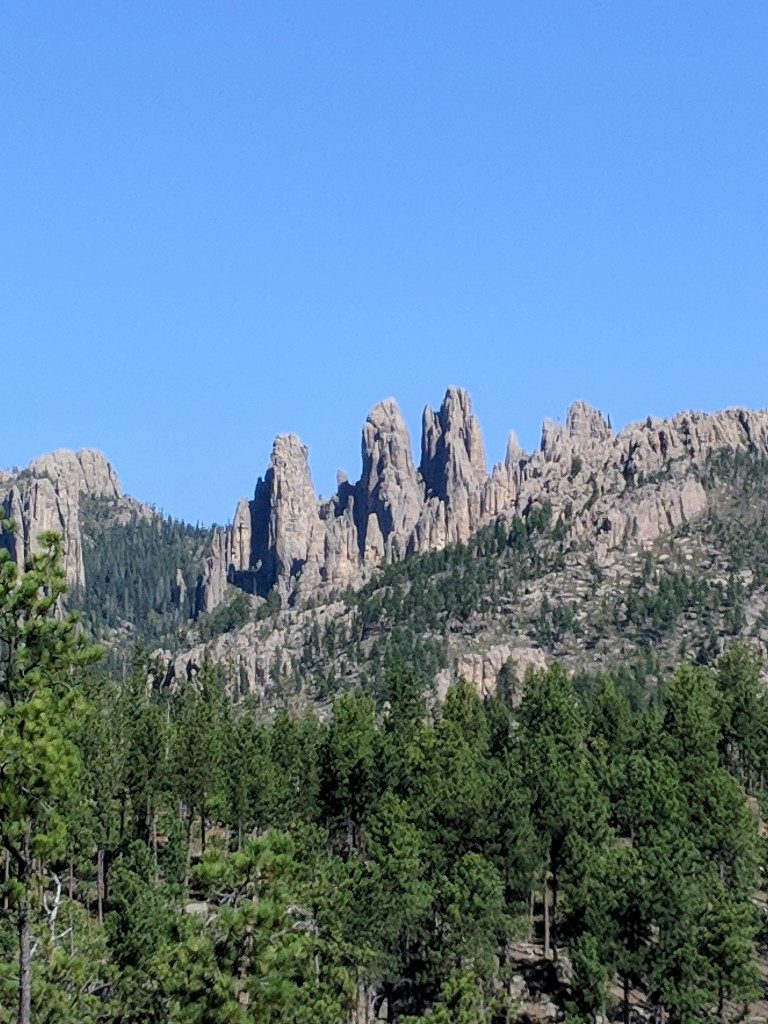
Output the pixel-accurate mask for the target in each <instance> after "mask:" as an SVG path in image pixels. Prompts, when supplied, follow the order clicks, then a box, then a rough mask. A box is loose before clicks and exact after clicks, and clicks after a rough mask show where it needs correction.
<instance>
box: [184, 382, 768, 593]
mask: <svg viewBox="0 0 768 1024" xmlns="http://www.w3.org/2000/svg"><path fill="white" fill-rule="evenodd" d="M721 449H734V450H751V451H755V452H759V453H761V454H768V413H767V412H749V411H745V410H740V409H733V410H726V411H724V412H719V413H714V414H699V413H685V414H681V415H678V416H675V417H674V418H673V419H669V420H657V419H651V418H649V419H648V420H646V422H645V423H640V424H632V425H630V426H628V427H626V428H625V429H624V430H621V431H620V432H618V433H614V432H613V430H612V428H611V425H610V422H609V421H608V420H606V419H605V417H604V416H603V415H602V414H601V413H599V412H598V411H596V410H595V409H592V408H591V407H590V406H588V405H587V404H586V403H584V402H577V403H576V404H575V405H573V406H572V407H571V408H570V410H569V411H568V414H567V417H566V422H565V424H564V425H563V424H558V423H553V422H550V421H547V422H545V423H544V426H543V429H542V440H541V446H540V449H539V450H538V451H535V452H533V453H532V454H526V453H525V452H523V451H522V449H521V448H520V446H519V444H518V443H517V441H516V439H515V437H514V435H511V436H510V439H509V443H508V446H507V453H506V458H505V459H504V461H503V462H502V463H500V464H498V465H496V466H495V467H494V468H493V470H492V471H491V472H490V473H488V472H487V469H486V459H485V448H484V444H483V437H482V432H481V430H480V426H479V423H478V421H477V418H476V417H475V415H474V414H473V412H472V403H471V400H470V398H469V395H468V394H467V393H466V392H465V391H463V390H461V389H460V388H449V389H448V391H447V393H446V396H445V399H444V400H443V403H442V405H441V406H440V409H439V410H438V411H437V412H435V411H434V410H432V409H431V408H430V407H429V406H428V407H427V408H426V409H425V410H424V416H423V423H422V436H421V460H420V463H419V466H418V467H417V466H416V465H415V463H414V459H413V456H412V448H411V440H410V436H409V433H408V428H407V427H406V425H405V422H404V420H403V417H402V415H401V413H400V410H399V408H398V406H397V403H396V402H395V401H394V400H393V399H387V400H385V401H383V402H381V403H380V404H379V405H377V406H376V407H375V408H374V409H373V410H372V411H371V413H370V414H369V416H368V418H367V420H366V422H365V425H364V427H363V436H362V471H361V475H360V479H359V480H358V481H357V482H356V483H354V484H352V483H350V482H349V481H348V480H347V479H346V477H345V476H344V475H343V474H339V483H338V491H337V493H336V494H335V495H334V496H333V497H332V498H330V500H328V501H320V500H318V498H317V496H316V493H315V488H314V486H313V483H312V476H311V473H310V469H309V462H308V452H307V448H306V446H305V445H304V444H302V442H301V440H300V439H299V438H298V437H296V436H295V435H293V434H285V435H280V436H279V437H278V438H277V439H276V440H275V443H274V447H273V449H272V456H271V459H270V464H269V467H268V469H267V471H266V473H265V475H264V477H263V478H261V479H259V481H258V483H257V485H256V491H255V494H254V497H253V500H251V501H247V500H245V499H244V500H241V501H240V502H239V504H238V506H237V510H236V512H235V517H234V522H233V523H232V525H231V526H229V527H226V528H222V529H220V530H219V531H217V533H216V534H215V537H214V542H213V548H212V551H211V554H210V557H209V558H208V560H207V565H206V569H205V572H204V575H203V577H202V579H201V582H200V586H199V592H198V602H197V603H198V607H199V609H200V610H202V611H211V610H212V609H214V608H215V607H216V606H217V605H218V604H220V603H221V602H222V600H223V599H224V598H225V595H226V593H227V586H228V584H235V585H237V586H240V587H242V588H244V589H246V590H249V591H251V592H254V593H261V594H264V593H266V592H267V591H269V590H270V589H272V588H273V587H274V588H276V589H277V590H278V592H279V593H280V596H281V598H282V599H283V601H284V602H291V603H296V602H297V601H300V599H302V598H305V597H307V596H309V595H311V594H315V593H316V592H318V590H321V589H324V588H328V589H333V588H336V589H338V588H343V587H346V586H348V585H353V586H354V585H357V584H359V583H360V582H361V581H363V580H365V579H366V578H368V577H369V576H370V573H371V571H372V570H373V569H374V568H375V567H376V566H379V565H381V564H383V563H387V562H392V561H398V560H401V559H403V558H406V557H407V556H409V555H412V554H417V553H421V552H425V551H430V550H435V549H439V548H442V547H444V546H445V545H447V544H451V543H453V542H457V541H463V540H466V539H467V538H468V537H469V536H470V535H471V534H473V533H474V532H475V531H477V530H478V529H479V528H480V527H482V526H484V525H485V524H487V523H489V522H492V521H493V520H495V519H496V518H498V517H499V516H511V515H514V514H519V515H526V514H528V513H529V512H530V511H531V510H532V509H534V508H536V507H537V506H539V507H543V506H545V505H546V504H547V503H548V504H549V505H550V506H551V509H552V514H553V516H554V517H555V519H557V517H560V518H561V519H562V522H563V525H564V528H565V529H567V530H568V531H569V533H570V534H571V535H572V537H573V538H574V539H576V540H578V541H581V542H583V541H586V542H588V543H589V544H590V545H591V546H593V549H594V554H595V557H596V558H597V559H598V561H605V560H606V559H607V558H609V557H610V552H612V551H615V550H616V549H618V548H621V547H624V546H626V545H627V544H628V543H631V542H636V543H638V544H646V543H649V542H651V541H653V540H654V539H655V538H656V537H658V536H659V535H660V534H662V533H664V532H666V531H668V530H669V529H672V528H674V527H676V526H679V525H681V524H682V523H684V522H687V521H688V520H689V519H691V518H692V517H694V516H696V515H698V514H699V513H701V512H702V511H703V510H704V509H705V507H706V503H707V498H706V494H705V492H704V489H703V487H702V485H701V483H700V482H699V479H698V470H699V469H700V468H701V467H702V466H703V464H704V462H705V461H706V459H707V457H708V456H709V455H711V454H712V453H714V452H716V451H718V450H721Z"/></svg>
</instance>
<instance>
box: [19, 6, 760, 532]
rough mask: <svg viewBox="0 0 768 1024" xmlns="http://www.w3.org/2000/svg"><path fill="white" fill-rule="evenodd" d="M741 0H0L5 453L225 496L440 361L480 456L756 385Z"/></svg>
mask: <svg viewBox="0 0 768 1024" xmlns="http://www.w3.org/2000/svg"><path fill="white" fill-rule="evenodd" d="M767 54H768V4H766V3H765V0H761V2H744V0H740V2H738V3H727V2H726V0H721V2H717V3H711V2H706V0H696V2H695V3H694V2H682V3H673V2H671V0H667V2H664V3H658V2H653V0H643V2H642V3H635V2H622V0H605V2H581V0H580V2H570V0H569V2H556V0H552V2H548V3H541V2H539V0H531V2H511V0H506V2H488V0H483V2H478V0H466V2H462V3H458V2H450V0H440V2H437V0H434V2H433V0H389V2H386V3H385V2H383V0H363V2H361V0H355V2H348V3H342V2H335V0H317V2H291V0H274V2H271V3H264V2H258V0H248V2H245V0H244V2H241V3H227V2H223V0H217V2H215V3H214V2H206V3H203V2H192V0H184V2H180V3H157V2H152V3H149V2H146V3H145V2H140V0H131V2H115V3H103V2H96V0H90V2H89V0H82V2H78V3H75V4H62V3H58V2H56V3H54V2H48V3H45V2H40V3H35V4H22V3H6V4H3V5H2V7H0V146H1V148H0V344H1V346H2V349H1V351H2V361H1V362H0V366H1V367H2V371H1V372H2V383H3V392H2V393H3V402H2V415H1V416H0V465H5V466H10V465H22V464H25V463H26V462H27V461H28V460H29V459H30V458H31V457H32V456H34V455H36V454H39V453H41V452H43V451H47V450H50V449H52V448H55V447H61V446H68V447H80V446H93V447H98V448H101V449H103V450H104V451H105V452H106V453H107V455H108V456H109V458H110V459H111V460H112V461H113V463H114V464H115V466H116V468H117V470H118V472H119V473H120V476H121V478H122V480H123V484H124V486H125V488H126V490H128V491H129V492H130V493H133V494H135V495H136V496H137V497H139V498H142V499H144V500H148V501H152V502H153V503H155V504H156V505H157V506H158V507H160V508H162V509H164V510H165V511H166V512H171V513H173V514H176V515H179V516H183V517H185V518H188V519H191V520H192V521H195V520H198V519H199V520H201V521H211V520H217V521H223V520H225V519H227V518H229V517H230V516H231V514H232V511H233V508H234V502H235V500H236V499H237V497H238V496H239V495H241V494H243V495H245V494H249V493H251V492H252V489H253V486H254V483H255V480H256V477H257V476H258V475H259V474H261V473H262V472H263V470H264V468H265V466H266V464H267V460H268V457H269V451H270V447H271V442H272V438H273V436H274V435H275V434H276V433H278V432H281V431H288V430H291V431H295V432H297V433H299V434H300V435H301V437H302V438H303V439H304V440H305V441H306V442H307V443H308V444H309V446H310V453H311V464H312V468H313V473H314V478H315V483H316V486H317V488H318V490H319V491H321V492H322V493H323V494H324V495H327V494H329V493H330V492H331V491H332V490H333V489H334V486H335V484H334V481H335V471H336V468H337V467H343V468H344V469H346V470H347V471H348V472H349V474H350V476H352V477H354V478H356V476H357V473H358V470H359V462H360V456H359V439H360V428H361V426H362V423H363V420H364V419H365V416H366V413H367V411H368V409H369V408H370V407H371V406H372V405H373V404H375V403H376V402H377V401H378V400H379V399H381V398H384V397H386V396H388V395H394V396H395V397H396V398H397V399H398V401H399V402H400V404H401V407H402V409H403V411H404V413H405V416H406V418H407V420H408V423H409V425H410V427H411V430H412V434H413V441H414V446H417V445H418V436H419V428H420V418H421V410H422V407H423V405H424V404H425V403H426V402H429V403H431V404H433V405H434V404H436V403H438V402H439V401H440V399H441V397H442V394H443V392H444V391H445V388H446V386H447V385H449V384H459V385H463V386H465V387H466V388H468V389H469V391H470V393H471V394H472V396H473V399H474V404H475V408H476V410H477V412H478V415H479V417H480V420H481V423H482V425H483V428H484V431H485V436H486V447H487V449H488V456H489V462H492V461H497V460H498V459H500V458H501V457H502V456H503V452H504V447H505V440H506V435H507V431H508V430H509V429H510V428H515V429H516V430H517V432H518V433H519V435H520V437H521V440H522V442H523V444H524V445H525V446H526V447H532V446H535V445H536V444H538V440H539V431H540V424H541V420H542V419H543V417H545V416H549V417H562V416H563V414H564V412H565V408H566V407H567V405H568V404H569V403H570V402H571V401H572V400H573V399H576V398H584V399H586V400H588V401H590V402H592V403H593V404H595V405H597V406H598V407H600V408H602V409H603V410H604V411H606V412H609V413H610V414H611V415H612V418H613V421H614V424H618V425H623V424H624V423H626V422H627V421H629V420H632V419H640V418H644V417H645V416H646V415H647V414H649V413H653V414H658V415H666V414H671V413H673V412H675V411H678V410H679V409H689V408H698V409H706V410H710V409H715V408H720V407H723V406H727V405H735V404H742V405H747V406H753V407H765V406H767V405H768V373H767V372H766V371H768V258H767V257H768V60H767V59H766V55H767Z"/></svg>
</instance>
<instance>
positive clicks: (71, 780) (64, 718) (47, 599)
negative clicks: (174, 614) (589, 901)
mask: <svg viewBox="0 0 768 1024" xmlns="http://www.w3.org/2000/svg"><path fill="white" fill-rule="evenodd" d="M2 525H3V527H4V528H6V529H7V528H8V524H7V522H4V523H3V524H2ZM40 543H41V545H42V549H41V551H40V553H39V554H36V555H34V556H32V558H31V559H30V560H29V562H28V563H27V565H26V566H25V571H24V572H23V573H21V572H20V571H19V569H18V567H17V566H16V565H15V564H14V563H13V562H12V561H11V559H10V557H9V555H8V552H7V551H6V550H5V549H0V841H2V845H3V846H4V848H5V849H6V850H7V851H8V855H9V857H10V866H11V875H12V879H13V885H12V890H11V896H12V901H13V906H14V912H15V916H16V921H17V933H18V965H19V971H18V973H19V992H18V1022H19V1024H29V1022H30V1019H31V1001H32V951H31V931H32V897H33V890H34V888H36V886H37V884H38V882H39V881H42V877H43V874H44V872H45V865H46V864H47V863H48V862H49V861H50V859H51V857H52V856H54V855H55V854H60V853H61V852H63V849H64V847H65V845H66V826H67V823H66V819H65V816H64V814H63V808H64V807H65V805H66V803H67V800H68V798H69V797H70V795H71V793H72V788H73V786H74V784H75V779H76V777H77V771H78V767H79V759H78V756H77V749H76V747H75V745H74V743H73V742H72V740H71V738H70V735H71V723H72V719H73V716H74V714H75V713H76V710H77V705H76V703H75V702H76V700H77V695H76V691H75V689H74V688H73V687H74V683H75V682H76V679H77V674H78V673H79V672H80V671H81V670H82V669H83V668H84V667H85V666H86V665H88V664H90V663H92V662H93V661H94V660H96V659H98V657H100V655H101V651H100V650H99V649H98V648H95V647H93V646H92V645H91V644H90V643H89V642H88V641H87V639H86V637H85V636H84V635H83V633H82V632H81V631H80V629H79V626H78V622H77V619H76V617H75V616H73V615H66V614H62V613H61V602H62V598H63V595H64V593H65V590H66V579H65V574H64V570H63V568H62V561H61V556H62V547H61V540H60V539H59V537H58V536H57V535H56V534H53V533H46V534H43V535H42V536H41V538H40Z"/></svg>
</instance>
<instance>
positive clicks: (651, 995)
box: [0, 535, 768, 1024]
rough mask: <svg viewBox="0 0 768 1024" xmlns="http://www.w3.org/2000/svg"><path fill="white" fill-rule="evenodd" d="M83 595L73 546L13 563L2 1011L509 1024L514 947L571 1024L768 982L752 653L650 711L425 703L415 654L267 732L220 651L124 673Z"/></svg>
mask: <svg viewBox="0 0 768 1024" xmlns="http://www.w3.org/2000/svg"><path fill="white" fill-rule="evenodd" d="M63 592H64V577H63V573H62V570H61V561H60V542H59V540H58V539H57V538H56V537H55V536H53V535H51V536H48V537H47V538H46V539H45V547H44V549H43V551H42V552H41V553H40V554H39V555H36V556H35V557H34V559H33V560H32V561H31V563H30V564H29V565H28V566H27V570H26V571H25V572H24V573H23V574H19V572H18V570H17V567H16V566H15V565H14V564H13V563H12V562H11V561H10V559H9V558H8V557H4V556H3V555H2V554H0V841H1V842H2V848H3V851H4V853H3V875H2V879H1V881H2V885H1V886H0V899H1V900H2V903H1V904H0V1024H5V1022H13V1021H16V1022H18V1024H30V1022H32V1021H34V1022H39V1024H42V1022H45V1024H59V1022H61V1024H63V1022H71V1021H78V1022H82V1024H91V1022H93V1024H96V1022H103V1024H118V1022H120V1024H134V1022H135V1024H139V1022H142V1024H144V1022H149V1024H152V1022H157V1024H160V1022H163V1024H168V1022H170V1024H193V1022H199V1024H203V1022H205V1024H246V1022H247V1024H262V1022H263V1024H266V1022H267V1021H269V1022H274V1021H281V1022H286V1024H310V1022H311V1024H317V1022H323V1024H334V1022H337V1024H363V1022H366V1024H367V1022H370V1021H373V1020H377V1019H378V1020H388V1021H390V1022H397V1024H415V1022H417V1021H422V1022H427V1024H451V1022H454V1024H509V1022H513V1021H517V1020H518V1019H519V1015H520V1006H519V1000H518V994H519V993H518V989H517V988H516V987H515V978H516V975H517V974H518V972H519V962H520V960H519V957H520V952H521V950H523V951H524V952H525V954H526V956H527V957H528V958H529V960H530V959H533V960H535V961H537V962H539V963H540V964H542V965H545V966H548V968H549V972H550V977H551V980H552V984H551V990H552V994H553V997H554V998H555V999H556V1000H557V1001H558V1002H559V1004H560V1006H561V1010H562V1013H563V1015H564V1016H565V1019H567V1020H568V1021H571V1022H588V1021H592V1022H594V1021H596V1020H598V1018H602V1017H604V1016H605V1015H606V1014H613V1015H617V1016H618V1017H619V1018H623V1019H624V1020H625V1021H629V1020H630V1019H631V1017H632V1014H633V1013H636V1012H637V1010H638V1008H642V1010H643V1012H644V1013H645V1014H646V1019H654V1020H657V1021H666V1022H668V1024H699V1022H704V1021H710V1020H723V1021H725V1020H728V1019H736V1018H737V1017H738V1016H739V1015H740V1014H742V1013H743V1012H744V1007H745V1006H747V1005H748V1004H749V1003H750V1002H751V1001H753V1000H754V999H756V998H757V996H758V995H759V991H760V986H759V970H758V968H759V957H760V955H761V952H762V949H763V943H764V939H765V935H764V930H765V922H764V912H763V906H762V903H761V902H760V898H759V894H760V888H761V876H762V872H763V870H764V864H765V848H764V847H765V844H764V840H763V838H762V835H761V830H760V825H761V820H762V807H763V803H764V800H765V792H766V789H765V785H766V768H768V700H767V699H766V695H765V692H764V690H763V687H762V685H761V681H760V665H759V663H758V661H757V660H756V658H755V657H754V656H753V655H752V654H751V653H750V652H749V651H748V650H745V649H742V648H733V649H732V650H731V651H729V652H728V653H727V654H725V655H724V656H723V657H721V658H720V659H719V661H717V663H716V664H714V665H712V666H710V667H705V666H701V665H692V664H684V665H681V666H680V667H679V669H678V670H677V672H676V673H674V675H672V676H671V678H669V679H668V680H667V682H666V686H665V687H664V692H663V693H662V694H661V695H659V696H658V699H656V700H655V701H654V702H653V703H652V704H647V705H643V706H640V707H635V706H633V705H632V704H631V703H630V701H629V700H628V698H627V695H626V692H625V690H624V689H623V688H622V687H621V686H620V685H617V683H616V681H615V680H613V679H611V678H609V677H586V676H582V677H580V679H579V680H578V687H577V686H576V685H575V682H574V680H573V679H571V678H570V677H569V676H568V675H567V674H566V673H565V672H564V671H563V670H562V668H561V667H559V666H558V665H557V664H553V665H552V666H551V667H550V668H549V669H548V670H547V671H545V672H540V673H537V674H532V675H530V676H529V677H528V678H527V680H526V683H525V687H524V692H523V697H522V701H521V703H520V704H519V706H513V703H512V701H510V700H508V699H506V697H505V692H500V693H499V695H497V696H496V697H493V698H490V699H488V700H485V701H483V700H481V699H480V698H479V697H478V695H477V693H476V692H475V691H474V689H473V688H472V687H471V686H469V685H468V684H466V683H463V682H459V683H458V684H456V685H455V686H453V687H452V688H451V689H450V690H449V692H448V694H447V696H446V698H445V700H444V702H442V703H441V704H439V705H431V704H430V703H428V701H427V700H426V699H425V694H424V691H423V686H422V680H421V678H420V676H419V674H418V673H416V672H414V671H413V670H412V669H411V668H410V666H409V665H408V664H407V663H405V662H402V661H400V662H393V663H391V664H390V666H389V669H388V671H387V672H386V674H385V676H384V680H383V683H382V686H381V688H380V692H377V694H376V697H377V699H376V700H374V698H373V697H372V696H371V694H369V693H367V692H363V691H358V692H351V693H340V694H338V695H337V696H336V698H335V701H334V705H333V714H332V716H330V717H329V718H328V720H327V721H320V720H318V718H317V717H316V716H313V715H311V714H306V715H303V716H302V715H291V714H288V713H286V712H280V713H278V714H276V715H274V716H272V717H269V718H268V719H267V720H263V717H262V714H261V712H260V709H259V708H258V706H256V705H251V704H249V702H248V701H247V700H246V701H245V702H242V703H240V704H238V705H235V704H234V703H233V702H232V701H231V699H230V698H229V696H228V681H227V679H226V677H225V674H224V672H223V670H222V669H221V668H219V667H217V666H215V665H213V664H211V663H206V664H204V665H203V666H202V668H201V669H200V671H199V672H198V673H197V674H196V675H195V677H194V678H193V679H192V681H191V682H189V683H187V684H185V685H183V686H181V687H179V688H178V689H177V690H174V691H172V692H169V691H168V690H162V689H153V688H152V687H151V685H149V684H148V682H147V680H148V678H149V677H150V673H149V672H148V665H147V658H146V656H145V655H143V654H142V653H141V652H139V651H137V653H136V658H135V665H134V669H133V672H132V674H131V675H130V678H129V679H128V680H127V682H126V683H125V684H123V685H120V686H118V685H117V684H116V683H114V682H112V681H111V680H110V679H109V678H108V676H106V675H105V674H104V673H103V671H101V670H100V669H99V667H98V665H99V658H100V655H101V653H102V652H101V651H100V650H99V649H98V648H95V647H94V646H93V645H92V644H90V643H89V641H88V639H87V637H86V635H85V633H84V631H83V629H82V626H81V624H80V623H79V622H78V621H77V617H76V616H72V615H66V614H63V613H62V611H61V596H62V594H63Z"/></svg>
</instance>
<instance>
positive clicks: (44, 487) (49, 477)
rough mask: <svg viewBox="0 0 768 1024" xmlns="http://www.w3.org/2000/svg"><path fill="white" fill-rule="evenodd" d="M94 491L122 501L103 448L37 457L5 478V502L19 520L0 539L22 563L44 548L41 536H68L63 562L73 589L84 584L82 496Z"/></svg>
mask: <svg viewBox="0 0 768 1024" xmlns="http://www.w3.org/2000/svg"><path fill="white" fill-rule="evenodd" d="M86 494H90V495H94V496H97V497H104V498H112V499H115V500H121V499H122V491H121V489H120V481H119V480H118V478H117V474H116V473H115V471H114V469H113V468H112V466H111V465H110V464H109V462H107V460H106V459H105V457H104V456H103V455H102V454H101V452H98V451H94V450H92V449H89V448H85V449H82V450H81V451H78V452H72V451H68V450H66V449H61V450H59V451H56V452H52V453H51V454H50V455H43V456H41V457H40V458H38V459H35V460H34V461H33V462H31V463H30V464H29V466H28V467H27V468H26V469H25V470H22V471H21V472H20V473H3V475H2V476H1V477H0V504H2V507H3V510H4V511H5V513H6V515H7V516H9V518H10V519H11V520H12V521H13V523H14V526H15V528H14V530H13V532H12V533H6V534H3V535H0V543H2V544H3V546H4V547H6V548H7V549H8V550H9V551H10V553H11V556H12V557H13V558H14V560H15V561H16V562H18V563H19V564H20V565H23V564H24V561H25V559H26V558H28V557H29V556H30V555H32V554H34V553H35V552H36V551H37V550H38V549H39V542H40V536H41V534H43V533H45V532H46V531H47V530H55V531H56V532H57V533H60V534H62V536H63V538H64V566H65V569H66V574H67V583H68V585H69V586H70V587H71V588H79V587H84V586H85V568H84V565H83V537H82V532H81V528H80V499H81V497H82V496H83V495H86Z"/></svg>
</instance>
